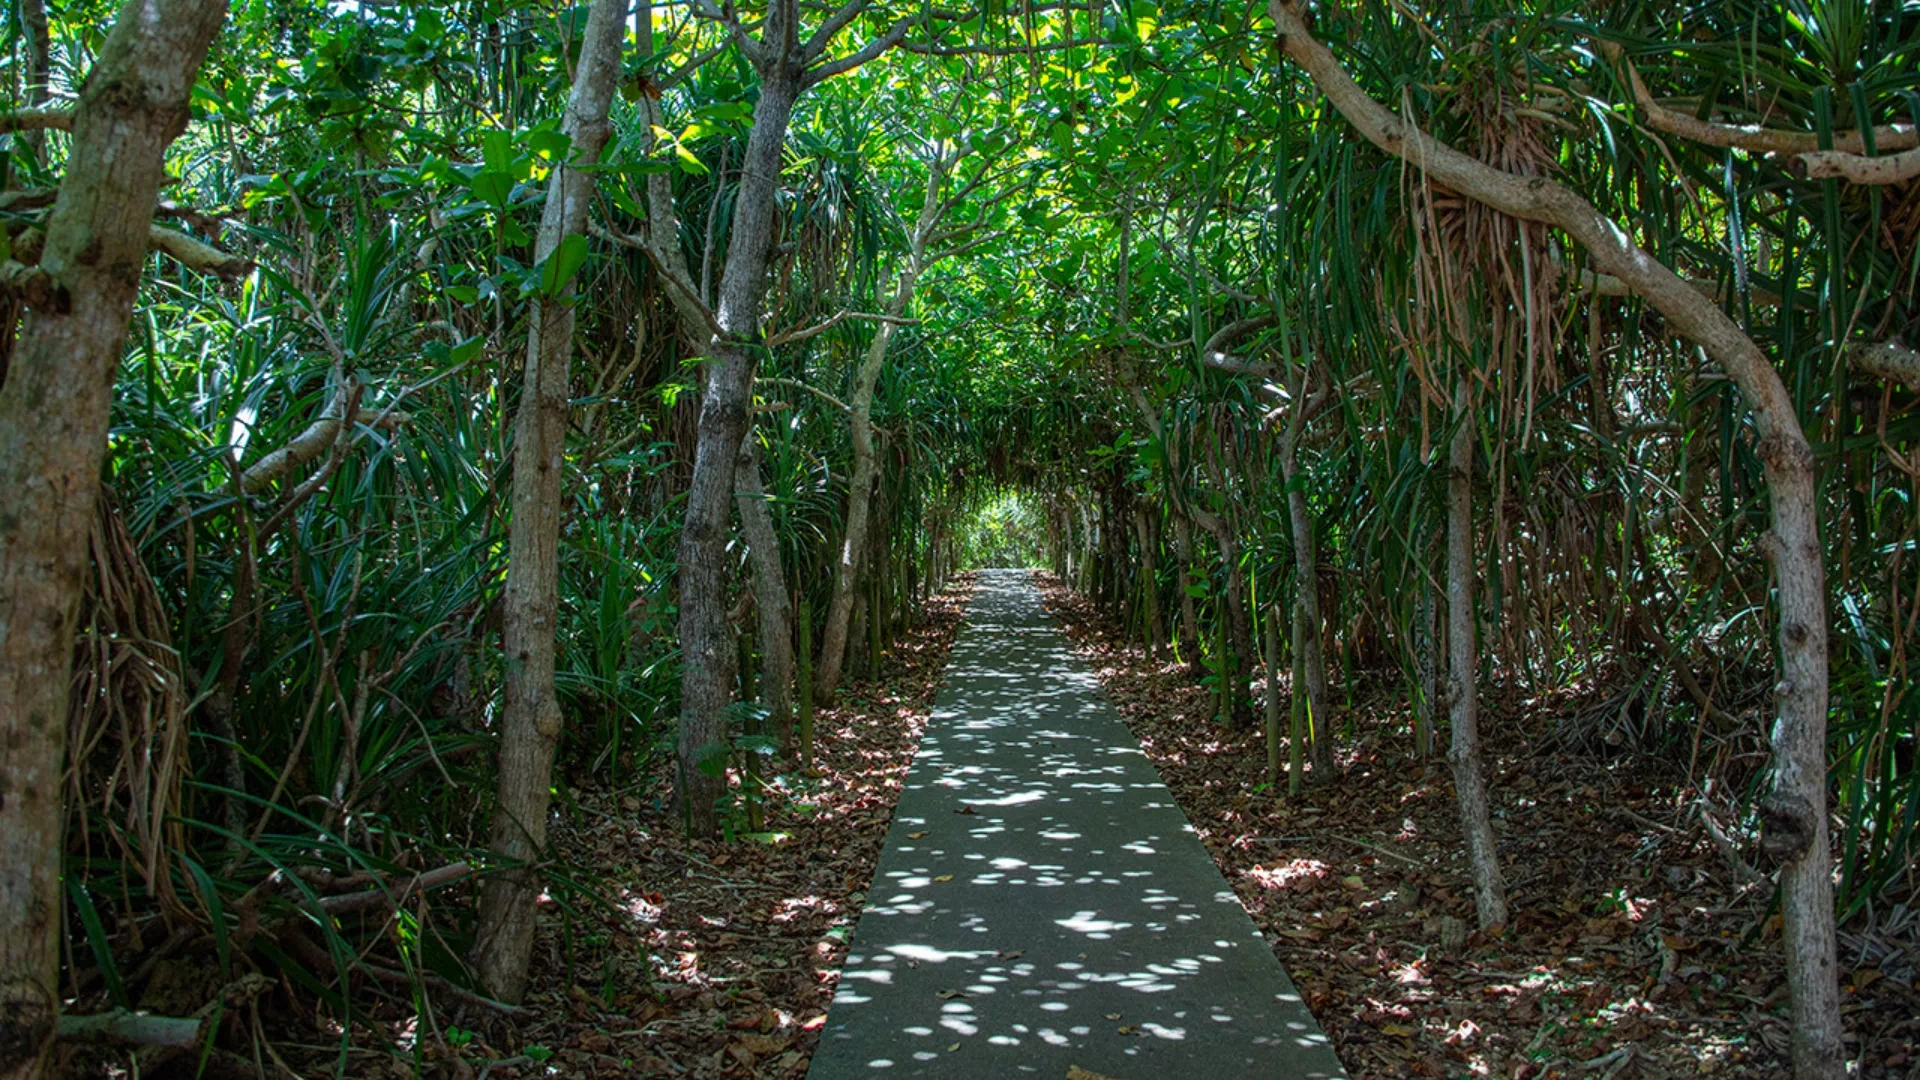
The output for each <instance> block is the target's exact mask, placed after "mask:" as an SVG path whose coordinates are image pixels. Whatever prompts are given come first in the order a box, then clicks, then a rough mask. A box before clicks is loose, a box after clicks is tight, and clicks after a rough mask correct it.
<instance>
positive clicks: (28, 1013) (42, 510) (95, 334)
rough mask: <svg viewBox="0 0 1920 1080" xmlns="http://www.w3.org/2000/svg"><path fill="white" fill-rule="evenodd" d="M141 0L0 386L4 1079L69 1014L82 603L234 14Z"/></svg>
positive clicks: (71, 176)
mask: <svg viewBox="0 0 1920 1080" xmlns="http://www.w3.org/2000/svg"><path fill="white" fill-rule="evenodd" d="M226 10H227V6H226V4H225V3H223V2H220V0H129V2H128V3H126V4H124V5H123V6H122V7H121V9H120V13H119V17H118V18H117V19H116V20H115V22H114V26H113V29H112V31H111V32H110V33H109V34H108V36H107V39H106V42H105V44H104V46H103V47H102V48H101V50H100V53H99V58H98V59H97V60H96V61H95V63H94V66H93V70H92V71H91V72H90V73H89V74H88V76H87V81H86V84H85V86H84V87H83V88H82V89H81V92H80V100H79V104H78V105H77V106H76V108H75V110H74V122H73V144H72V150H71V153H70V154H69V156H68V158H67V171H66V175H65V176H64V177H63V178H62V179H61V183H60V192H59V195H58V197H57V198H56V200H55V202H54V205H53V210H52V212H51V213H50V215H49V216H48V218H47V223H46V243H45V247H44V249H43V252H42V255H41V257H40V262H39V265H38V267H37V268H36V269H34V270H33V271H30V273H31V274H33V275H34V276H36V277H37V278H38V279H39V282H38V285H39V286H40V288H38V290H37V291H38V293H39V295H41V296H43V297H45V299H46V302H45V303H41V304H38V305H36V306H34V307H32V308H30V309H29V310H28V311H27V314H26V318H25V322H24V325H23V327H22V332H21V334H20V337H19V341H18V347H17V349H16V351H15V352H14V355H13V357H12V359H11V364H10V370H9V372H8V375H7V380H6V385H5V387H4V389H0V490H4V491H6V492H7V493H8V495H7V497H8V504H7V508H6V510H5V511H4V512H0V729H3V730H4V738H0V1078H5V1080H37V1078H39V1077H41V1076H44V1075H46V1070H47V1068H48V1067H49V1066H48V1060H47V1059H48V1050H49V1047H50V1046H51V1045H52V1039H53V1031H54V1023H55V1019H56V1017H57V1014H58V1012H59V1003H60V991H59V987H58V984H57V978H58V972H57V969H58V965H59V957H60V928H61V892H60V855H61V850H62V841H61V807H60V793H61V769H62V758H63V756H64V754H65V743H66V734H67V695H68V691H69V682H68V678H69V674H70V668H71V665H72V659H73V636H74V613H75V609H76V605H77V604H78V602H79V598H80V593H81V589H82V585H83V582H84V578H85V575H86V573H87V536H88V534H89V532H90V531H91V530H92V528H93V517H94V511H95V503H96V502H97V500H98V498H99V492H100V464H101V459H102V457H103V456H104V455H105V452H106V446H107V423H108V413H109V410H110V408H111V406H112V401H113V383H114V376H115V373H116V372H117V371H118V369H119V365H120V352H121V345H122V342H123V340H124V339H125V337H126V332H127V323H128V320H129V319H130V318H131V316H132V312H133V301H134V295H135V293H136V291H137V290H138V289H139V285H140V274H141V270H142V268H143V266H144V265H145V263H146V259H147V248H148V238H147V234H148V230H149V228H150V227H151V225H152V222H153V210H154V205H155V202H156V201H157V198H158V194H159V190H160V183H161V179H162V176H163V168H162V166H163V163H164V161H165V157H166V152H167V147H168V146H169V145H171V144H172V142H173V140H174V138H175V137H176V136H178V135H179V134H180V133H181V132H182V131H183V130H185V129H186V126H187V120H188V117H189V112H188V108H187V99H188V94H189V92H190V91H191V90H192V88H193V80H194V76H195V74H196V73H197V72H198V71H199V68H200V63H201V61H202V60H204V59H205V58H206V54H207V49H208V47H209V45H210V44H211V43H212V41H213V38H214V35H215V34H217V33H218V32H219V30H220V26H221V24H222V22H224V21H225V18H226Z"/></svg>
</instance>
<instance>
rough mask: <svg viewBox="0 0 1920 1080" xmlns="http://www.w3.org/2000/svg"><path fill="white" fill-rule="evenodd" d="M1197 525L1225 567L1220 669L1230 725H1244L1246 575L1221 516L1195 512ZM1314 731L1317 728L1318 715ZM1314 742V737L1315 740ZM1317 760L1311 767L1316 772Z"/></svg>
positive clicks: (1249, 656)
mask: <svg viewBox="0 0 1920 1080" xmlns="http://www.w3.org/2000/svg"><path fill="white" fill-rule="evenodd" d="M1195 518H1196V520H1198V521H1199V523H1200V527H1201V528H1203V529H1205V530H1206V531H1207V532H1208V533H1210V534H1211V535H1212V536H1213V542H1214V546H1215V547H1217V548H1219V549H1220V562H1221V565H1222V566H1223V567H1224V568H1225V569H1226V596H1225V597H1224V599H1225V601H1226V616H1227V642H1228V649H1227V655H1228V658H1229V659H1228V662H1227V665H1226V666H1227V667H1228V668H1230V669H1231V670H1228V671H1224V672H1223V674H1224V675H1225V676H1226V680H1227V682H1226V692H1227V694H1228V695H1229V696H1228V698H1227V700H1226V705H1227V715H1228V720H1229V723H1230V726H1232V727H1234V728H1236V729H1238V728H1244V727H1246V726H1247V725H1248V724H1250V723H1251V722H1252V718H1253V714H1252V711H1251V709H1250V707H1249V706H1248V704H1247V679H1248V678H1249V676H1250V675H1251V673H1252V671H1253V645H1252V641H1253V630H1252V627H1251V626H1249V625H1248V619H1247V578H1246V573H1245V571H1243V570H1242V569H1241V568H1240V541H1239V539H1238V538H1237V537H1235V536H1234V535H1233V528H1232V526H1230V525H1229V524H1228V523H1227V521H1226V519H1225V518H1220V517H1215V516H1214V515H1212V514H1204V513H1196V514H1195ZM1315 721H1316V722H1315V727H1314V730H1315V731H1316V732H1317V731H1319V730H1320V725H1319V723H1318V717H1317V716H1316V718H1315ZM1316 741H1317V740H1316ZM1318 765H1319V763H1318V759H1316V760H1315V769H1316V771H1318Z"/></svg>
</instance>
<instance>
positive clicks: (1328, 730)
mask: <svg viewBox="0 0 1920 1080" xmlns="http://www.w3.org/2000/svg"><path fill="white" fill-rule="evenodd" d="M1306 415H1307V366H1306V365H1305V364H1304V363H1303V364H1301V365H1300V373H1299V374H1298V375H1297V376H1296V377H1295V379H1294V387H1293V408H1292V410H1291V413H1290V415H1289V416H1288V418H1287V430H1286V434H1285V435H1283V436H1282V437H1281V442H1280V475H1281V476H1282V477H1283V478H1284V479H1285V481H1286V488H1287V522H1288V525H1289V526H1290V529H1291V534H1292V536H1293V568H1294V579H1295V582H1296V585H1297V588H1298V590H1299V607H1300V617H1301V618H1303V619H1305V620H1306V622H1307V633H1306V637H1305V639H1304V640H1302V641H1301V653H1300V662H1301V664H1302V665H1303V666H1304V667H1305V668H1306V672H1307V709H1308V713H1307V719H1308V722H1309V726H1310V727H1311V728H1312V731H1313V779H1314V782H1315V783H1316V784H1326V783H1331V782H1332V781H1333V779H1334V763H1333V709H1332V707H1331V705H1332V703H1331V702H1330V701H1329V695H1328V694H1327V660H1326V656H1325V655H1324V653H1325V648H1324V646H1323V644H1322V639H1323V636H1324V634H1325V630H1324V623H1323V622H1322V621H1321V618H1320V571H1319V566H1320V556H1319V552H1318V551H1317V550H1316V545H1315V544H1314V538H1313V514H1312V513H1311V512H1310V511H1309V510H1308V509H1307V494H1306V492H1304V491H1302V490H1300V485H1298V484H1296V483H1295V482H1294V478H1295V477H1296V476H1298V475H1299V472H1298V469H1297V468H1296V466H1295V460H1296V455H1295V451H1296V449H1297V448H1298V446H1299V444H1300V432H1301V429H1302V428H1304V427H1305V426H1306ZM1294 692H1295V693H1298V692H1299V688H1298V687H1295V688H1294Z"/></svg>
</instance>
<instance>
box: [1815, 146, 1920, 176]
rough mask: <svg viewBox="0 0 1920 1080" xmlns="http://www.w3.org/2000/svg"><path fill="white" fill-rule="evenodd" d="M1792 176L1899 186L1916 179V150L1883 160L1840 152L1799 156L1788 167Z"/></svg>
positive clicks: (1919, 170) (1919, 153) (1919, 163)
mask: <svg viewBox="0 0 1920 1080" xmlns="http://www.w3.org/2000/svg"><path fill="white" fill-rule="evenodd" d="M1788 168H1790V169H1791V170H1792V171H1793V173H1794V174H1795V175H1796V176H1800V177H1802V178H1805V179H1810V180H1828V179H1836V180H1845V181H1847V182H1848V183H1850V184H1876V185H1885V184H1899V183H1904V182H1905V181H1908V180H1911V179H1913V178H1914V177H1916V176H1920V149H1914V150H1908V151H1906V152H1904V153H1899V154H1888V155H1887V156H1886V157H1864V156H1862V155H1860V154H1849V153H1845V152H1843V151H1840V150H1816V151H1813V152H1812V153H1807V154H1801V155H1799V156H1797V157H1795V158H1794V159H1793V161H1792V162H1790V163H1789V164H1788Z"/></svg>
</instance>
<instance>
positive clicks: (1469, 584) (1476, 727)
mask: <svg viewBox="0 0 1920 1080" xmlns="http://www.w3.org/2000/svg"><path fill="white" fill-rule="evenodd" d="M1460 380H1461V381H1460V389H1459V390H1458V391H1457V392H1456V393H1455V395H1454V423H1455V424H1457V425H1458V427H1457V428H1456V429H1455V431H1454V434H1453V444H1452V446H1451V448H1450V453H1449V455H1448V472H1447V641H1448V644H1449V650H1448V651H1449V653H1450V654H1451V656H1450V658H1449V659H1450V671H1451V674H1452V687H1451V692H1450V695H1449V696H1450V698H1451V701H1452V712H1451V716H1450V723H1451V725H1452V727H1453V743H1452V745H1451V746H1450V747H1449V748H1448V750H1447V764H1448V765H1450V766H1451V767H1452V768H1453V789H1454V792H1455V795H1456V796H1457V797H1458V799H1459V803H1460V832H1461V833H1462V834H1463V835H1464V836H1465V837H1466V841H1467V866H1468V869H1469V871H1470V872H1471V873H1472V875H1473V899H1474V908H1475V910H1476V912H1477V913H1478V915H1479V917H1480V926H1481V928H1482V929H1485V928H1486V927H1489V926H1493V925H1496V924H1500V923H1505V922H1506V921H1507V881H1506V878H1505V877H1504V876H1503V875H1502V874H1501V873H1500V850H1499V845H1498V844H1497V843H1496V841H1495V839H1494V835H1493V816H1492V808H1491V807H1489V806H1488V805H1487V779H1486V775H1485V771H1484V768H1483V766H1482V763H1481V751H1480V695H1479V690H1478V687H1477V686H1476V685H1475V684H1476V680H1477V676H1478V669H1479V664H1480V657H1479V655H1478V651H1477V649H1476V645H1475V637H1474V627H1473V578H1474V572H1473V414H1472V411H1471V409H1472V406H1471V404H1470V401H1469V398H1468V395H1467V384H1466V375H1465V374H1464V373H1463V374H1462V375H1461V377H1460Z"/></svg>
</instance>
